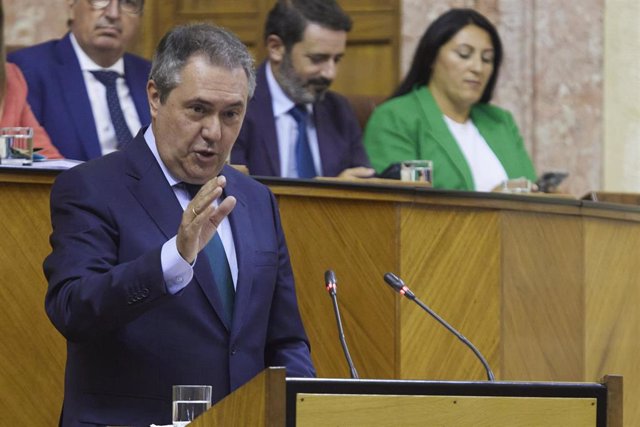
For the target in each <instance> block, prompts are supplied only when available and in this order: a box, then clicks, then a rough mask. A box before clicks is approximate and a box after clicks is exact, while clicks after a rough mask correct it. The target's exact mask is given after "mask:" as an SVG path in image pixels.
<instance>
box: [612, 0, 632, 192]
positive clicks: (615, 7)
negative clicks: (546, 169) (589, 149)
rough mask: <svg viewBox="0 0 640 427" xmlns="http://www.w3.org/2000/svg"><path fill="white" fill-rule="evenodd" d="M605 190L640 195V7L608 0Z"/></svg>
mask: <svg viewBox="0 0 640 427" xmlns="http://www.w3.org/2000/svg"><path fill="white" fill-rule="evenodd" d="M606 6H607V7H606V13H605V40H606V44H605V55H604V74H605V85H604V93H605V97H604V112H605V114H604V118H605V120H604V123H605V125H604V135H605V139H604V141H605V145H604V146H605V156H604V171H605V174H604V188H606V189H607V190H611V191H628V192H634V193H636V192H640V26H639V25H638V19H639V18H640V3H638V1H637V0H606Z"/></svg>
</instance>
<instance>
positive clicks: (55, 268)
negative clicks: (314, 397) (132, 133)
mask: <svg viewBox="0 0 640 427" xmlns="http://www.w3.org/2000/svg"><path fill="white" fill-rule="evenodd" d="M223 173H224V175H225V176H226V177H227V186H226V188H225V193H226V194H230V195H234V196H235V197H236V198H237V204H236V207H235V209H234V210H233V212H232V213H231V215H230V217H229V219H230V223H231V229H232V231H233V237H234V241H235V246H236V252H237V259H238V269H239V274H238V283H237V292H236V300H235V310H234V314H233V322H232V326H231V327H229V325H227V324H225V322H224V321H223V320H222V319H223V318H224V314H223V309H222V306H221V302H220V299H219V296H218V293H217V291H216V287H215V286H216V285H215V283H214V281H213V275H212V273H211V270H210V267H209V264H208V260H207V257H206V256H200V257H198V259H197V262H196V264H195V267H194V278H193V280H192V282H191V283H190V284H189V285H188V286H187V287H186V288H185V289H183V290H182V291H180V292H179V293H178V294H177V295H171V294H169V293H168V292H167V290H166V287H165V284H164V280H163V276H162V269H161V262H160V253H161V247H162V245H163V244H164V243H165V242H166V241H167V240H168V239H170V238H171V237H172V236H174V235H175V234H176V233H177V230H178V225H179V224H180V220H181V216H182V213H183V211H182V208H181V207H180V204H179V202H178V201H177V198H176V196H175V194H174V193H173V190H172V188H171V187H170V186H169V185H168V183H167V181H166V179H165V177H164V175H163V174H162V172H161V170H160V167H159V166H158V164H157V162H156V161H155V159H154V158H153V155H152V153H151V151H150V150H149V148H148V147H147V145H146V144H145V141H144V137H143V136H142V131H141V132H140V133H139V134H138V136H136V137H135V138H134V140H133V141H132V142H131V143H130V144H128V145H127V146H125V148H123V149H122V150H120V151H117V152H115V153H112V154H109V155H107V156H104V157H101V158H99V159H96V160H94V161H91V162H88V163H84V164H82V165H80V166H77V167H75V168H73V169H70V170H69V171H66V172H64V173H62V174H61V175H59V176H58V178H57V179H56V182H55V184H54V186H53V188H52V192H51V221H52V224H53V233H52V235H51V244H52V248H53V251H52V253H51V254H50V255H49V256H48V257H47V258H46V260H45V262H44V271H45V275H46V277H47V279H48V282H49V288H48V292H47V296H46V302H45V306H46V310H47V314H48V316H49V318H50V319H51V321H52V322H53V324H54V325H55V326H56V328H57V329H58V330H59V331H60V332H61V333H62V334H63V335H64V336H65V337H66V338H67V366H66V373H65V396H64V407H63V422H62V425H63V426H76V425H78V424H79V423H81V422H85V423H88V424H89V425H92V424H98V425H136V426H137V425H145V426H148V425H149V424H151V423H157V424H170V423H171V386H172V385H174V384H210V385H212V386H213V401H214V402H215V401H218V400H220V399H221V398H222V397H223V396H225V395H226V394H228V393H229V392H230V391H232V390H234V389H236V388H237V387H239V386H240V385H242V384H243V383H245V382H246V381H248V380H249V379H251V378H252V377H253V376H255V375H256V374H257V373H258V372H260V371H261V370H262V369H264V368H265V367H267V366H286V368H287V375H288V376H314V375H315V371H314V369H313V366H312V362H311V358H310V351H309V344H308V341H307V337H306V334H305V331H304V328H303V325H302V321H301V319H300V315H299V312H298V306H297V300H296V294H295V289H294V282H293V274H292V270H291V265H290V262H289V254H288V251H287V247H286V243H285V238H284V235H283V231H282V228H281V224H280V218H279V214H278V208H277V205H276V202H275V199H274V196H273V194H272V193H271V192H270V191H269V190H268V189H267V188H266V187H265V186H263V185H262V184H260V183H258V182H256V181H254V180H253V179H251V178H249V177H247V176H244V175H243V174H241V173H239V172H237V171H235V170H234V169H232V168H230V167H225V169H224V171H223Z"/></svg>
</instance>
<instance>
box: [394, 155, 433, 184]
mask: <svg viewBox="0 0 640 427" xmlns="http://www.w3.org/2000/svg"><path fill="white" fill-rule="evenodd" d="M400 179H401V180H402V181H410V182H433V162H432V161H431V160H405V161H403V162H401V163H400Z"/></svg>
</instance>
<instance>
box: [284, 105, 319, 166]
mask: <svg viewBox="0 0 640 427" xmlns="http://www.w3.org/2000/svg"><path fill="white" fill-rule="evenodd" d="M289 114H291V116H293V118H294V119H295V121H296V123H297V124H298V138H297V139H296V166H297V169H298V178H313V177H315V176H317V175H318V174H317V173H316V168H315V166H314V165H313V156H312V155H311V147H310V146H309V138H308V136H307V119H308V118H309V112H308V111H307V108H306V107H305V106H304V105H300V104H298V105H296V106H295V107H293V108H292V109H291V110H289Z"/></svg>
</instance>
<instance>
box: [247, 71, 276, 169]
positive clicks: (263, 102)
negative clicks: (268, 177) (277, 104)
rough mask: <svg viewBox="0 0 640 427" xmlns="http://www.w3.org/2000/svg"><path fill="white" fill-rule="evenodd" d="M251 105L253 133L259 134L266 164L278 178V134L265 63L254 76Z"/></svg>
mask: <svg viewBox="0 0 640 427" xmlns="http://www.w3.org/2000/svg"><path fill="white" fill-rule="evenodd" d="M251 103H253V104H254V105H253V106H252V107H251V110H252V111H253V113H254V114H255V123H256V126H255V129H254V131H255V132H260V133H261V137H260V144H262V145H263V146H264V148H265V151H266V152H267V162H268V163H269V166H270V168H271V170H272V172H273V176H280V173H281V172H280V154H279V153H280V151H279V149H278V134H277V132H276V123H275V120H274V117H273V100H272V99H271V93H270V92H269V84H268V83H267V72H266V63H263V64H262V65H261V66H260V68H258V73H257V75H256V90H255V93H254V95H253V99H252V100H251Z"/></svg>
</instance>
